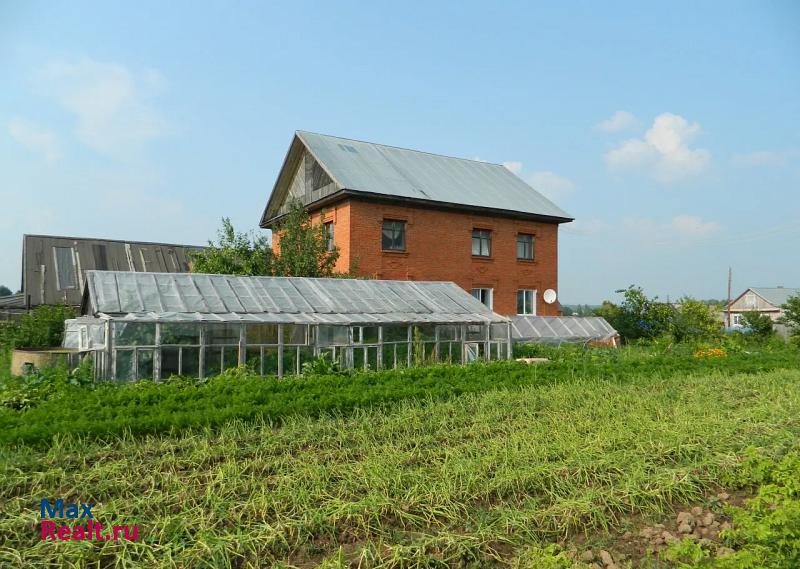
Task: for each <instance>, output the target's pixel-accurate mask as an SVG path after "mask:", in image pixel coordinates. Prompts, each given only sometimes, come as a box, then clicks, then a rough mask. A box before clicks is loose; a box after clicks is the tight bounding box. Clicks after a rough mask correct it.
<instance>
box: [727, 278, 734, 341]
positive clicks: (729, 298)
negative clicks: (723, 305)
mask: <svg viewBox="0 0 800 569" xmlns="http://www.w3.org/2000/svg"><path fill="white" fill-rule="evenodd" d="M732 280H733V271H732V270H731V268H730V267H728V328H730V327H731V281H732Z"/></svg>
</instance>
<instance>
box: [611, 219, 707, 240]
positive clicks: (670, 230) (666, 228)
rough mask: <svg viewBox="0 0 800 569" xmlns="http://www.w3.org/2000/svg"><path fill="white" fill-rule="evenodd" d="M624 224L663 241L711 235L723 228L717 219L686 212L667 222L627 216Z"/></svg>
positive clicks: (630, 229)
mask: <svg viewBox="0 0 800 569" xmlns="http://www.w3.org/2000/svg"><path fill="white" fill-rule="evenodd" d="M622 226H623V228H624V229H626V230H627V231H628V232H631V233H635V234H638V235H640V236H641V237H644V238H652V239H656V240H661V241H663V240H664V239H665V238H666V239H669V238H673V237H677V238H681V239H693V238H699V237H709V236H711V235H715V234H716V233H718V232H719V231H720V230H721V229H722V227H721V226H720V224H719V223H717V222H716V221H706V220H704V219H703V218H702V217H699V216H696V215H689V214H685V213H684V214H681V215H676V216H675V217H673V218H672V219H671V220H670V221H669V222H667V223H661V222H657V221H654V220H653V219H650V218H627V219H623V220H622Z"/></svg>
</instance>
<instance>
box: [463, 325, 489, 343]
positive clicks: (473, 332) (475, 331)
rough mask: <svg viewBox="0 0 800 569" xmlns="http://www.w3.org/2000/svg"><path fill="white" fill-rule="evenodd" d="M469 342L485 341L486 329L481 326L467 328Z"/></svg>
mask: <svg viewBox="0 0 800 569" xmlns="http://www.w3.org/2000/svg"><path fill="white" fill-rule="evenodd" d="M466 339H467V340H473V341H474V340H485V339H486V328H485V327H484V326H483V325H481V324H470V325H469V326H467V338H466Z"/></svg>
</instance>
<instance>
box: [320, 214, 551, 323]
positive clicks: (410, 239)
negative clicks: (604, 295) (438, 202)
mask: <svg viewBox="0 0 800 569" xmlns="http://www.w3.org/2000/svg"><path fill="white" fill-rule="evenodd" d="M318 216H319V213H318V212H316V213H314V214H313V218H314V221H315V222H316V221H317V220H318V219H319V217H318ZM384 219H398V220H403V221H405V222H406V251H405V252H387V251H381V225H382V222H383V220H384ZM325 220H326V221H328V220H333V221H334V241H335V243H336V246H337V247H339V250H340V251H341V256H340V258H339V261H338V263H337V267H336V268H337V270H339V271H347V270H349V269H350V267H351V266H352V265H353V263H354V262H357V266H358V273H359V274H361V275H372V276H375V277H377V278H381V279H392V280H438V281H454V282H455V283H457V284H458V285H459V286H461V287H462V288H464V289H465V290H467V291H470V290H471V289H472V288H477V287H488V288H492V289H494V292H493V294H494V307H493V308H494V310H495V312H497V313H499V314H504V315H512V314H516V292H517V290H518V289H523V288H525V289H535V290H536V291H537V294H536V313H537V314H538V315H539V316H556V315H558V305H557V303H556V304H552V305H548V304H545V302H544V301H543V300H542V294H543V293H544V291H545V290H546V289H548V288H552V289H554V290H556V291H557V290H558V225H557V224H554V223H541V222H534V221H522V220H515V219H508V218H502V217H488V216H479V215H472V214H468V213H453V212H446V211H437V210H431V209H422V208H410V207H400V206H394V205H386V204H380V203H371V202H366V201H361V200H352V199H351V200H347V201H343V202H340V203H338V204H336V205H335V206H328V208H327V209H326V213H325ZM473 228H481V229H490V230H491V231H492V256H491V257H490V258H489V259H485V258H479V257H473V256H472V229H473ZM517 233H531V234H533V235H534V236H535V238H536V245H535V260H534V261H518V260H517Z"/></svg>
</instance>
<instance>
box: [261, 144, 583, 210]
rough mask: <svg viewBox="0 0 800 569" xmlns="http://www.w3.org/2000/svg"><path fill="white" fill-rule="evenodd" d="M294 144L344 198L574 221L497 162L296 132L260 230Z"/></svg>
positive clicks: (278, 191) (279, 192)
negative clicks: (299, 144) (451, 207)
mask: <svg viewBox="0 0 800 569" xmlns="http://www.w3.org/2000/svg"><path fill="white" fill-rule="evenodd" d="M298 141H299V142H300V143H301V144H302V145H304V146H305V148H306V149H307V150H308V151H309V152H310V153H311V155H312V156H313V157H314V158H315V159H316V160H317V162H319V163H320V165H321V166H322V167H323V168H324V170H325V172H326V173H327V174H328V175H329V176H330V177H331V179H332V180H333V182H334V183H335V184H336V185H337V186H338V188H340V192H342V193H345V194H355V195H363V196H373V197H384V198H386V197H388V198H393V199H397V200H402V201H410V202H415V203H417V204H422V205H426V204H428V205H434V204H445V205H448V206H460V207H463V208H473V209H483V210H487V211H490V212H505V213H515V214H523V215H527V216H536V217H540V218H542V219H547V220H550V221H554V222H559V223H560V222H567V221H572V219H573V218H572V216H570V215H569V214H568V213H566V212H565V211H564V210H562V209H561V208H559V207H558V206H557V205H555V204H554V203H553V202H552V201H550V200H549V199H547V198H546V197H544V196H543V195H542V194H540V193H539V192H537V191H536V190H535V189H533V188H532V187H530V186H529V185H528V184H526V183H525V182H524V181H522V180H521V179H520V178H518V177H517V176H516V175H514V174H513V173H512V172H511V171H509V170H508V169H507V168H506V167H504V166H502V165H500V164H492V163H489V162H481V161H478V160H467V159H464V158H452V157H450V156H442V155H439V154H431V153H428V152H421V151H418V150H409V149H405V148H397V147H394V146H386V145H383V144H375V143H371V142H362V141H359V140H351V139H348V138H339V137H336V136H328V135H324V134H317V133H313V132H306V131H297V133H296V134H295V139H294V140H293V142H292V146H291V147H290V150H289V155H287V158H286V161H285V162H284V166H283V170H282V171H281V174H280V175H279V176H278V180H277V181H276V183H275V188H274V189H273V192H272V195H271V196H270V199H269V202H268V204H267V208H266V210H265V211H264V215H263V217H262V220H261V225H262V226H264V225H265V224H267V223H268V222H269V221H270V220H271V219H273V218H274V217H276V215H277V211H278V209H279V208H280V205H281V204H280V203H276V202H278V201H281V200H283V199H284V198H285V195H284V194H283V192H282V190H283V186H285V184H286V183H287V179H288V176H289V175H290V174H288V173H287V172H285V171H284V170H286V169H289V168H291V167H292V166H294V165H295V164H296V162H295V160H293V159H292V158H293V154H295V153H296V152H297V148H298V147H297V142H298Z"/></svg>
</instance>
